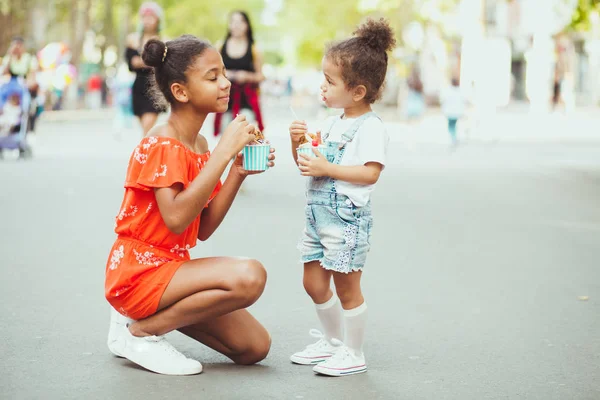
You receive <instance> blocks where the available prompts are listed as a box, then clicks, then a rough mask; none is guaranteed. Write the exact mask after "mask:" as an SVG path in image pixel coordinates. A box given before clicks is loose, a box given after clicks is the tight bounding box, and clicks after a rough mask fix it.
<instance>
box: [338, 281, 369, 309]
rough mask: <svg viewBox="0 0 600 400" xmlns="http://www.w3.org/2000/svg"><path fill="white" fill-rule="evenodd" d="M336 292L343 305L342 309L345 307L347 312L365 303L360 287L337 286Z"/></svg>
mask: <svg viewBox="0 0 600 400" xmlns="http://www.w3.org/2000/svg"><path fill="white" fill-rule="evenodd" d="M335 291H336V293H337V296H338V297H339V299H340V302H341V303H342V307H344V309H346V310H349V309H352V308H355V307H358V306H360V305H361V304H362V303H363V301H364V298H363V295H362V291H361V290H360V287H352V286H343V285H341V286H338V285H337V284H336V288H335Z"/></svg>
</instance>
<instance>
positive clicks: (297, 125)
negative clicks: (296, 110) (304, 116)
mask: <svg viewBox="0 0 600 400" xmlns="http://www.w3.org/2000/svg"><path fill="white" fill-rule="evenodd" d="M307 132H308V128H307V127H306V122H304V121H294V122H292V124H291V125H290V138H291V139H292V142H294V143H298V142H300V139H301V138H302V137H303V136H305V135H306V133H307Z"/></svg>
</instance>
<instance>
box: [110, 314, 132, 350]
mask: <svg viewBox="0 0 600 400" xmlns="http://www.w3.org/2000/svg"><path fill="white" fill-rule="evenodd" d="M133 322H135V321H134V320H132V319H131V318H127V317H125V316H123V315H121V314H120V313H119V312H118V311H117V310H115V309H114V308H113V307H111V308H110V325H109V328H108V340H107V341H106V344H107V345H108V349H109V350H110V351H111V353H113V354H114V355H115V356H117V357H123V356H122V355H121V351H122V349H123V348H125V338H126V335H125V332H124V330H125V329H127V330H128V328H127V326H128V325H129V324H131V323H133Z"/></svg>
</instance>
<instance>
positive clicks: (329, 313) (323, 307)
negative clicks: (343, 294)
mask: <svg viewBox="0 0 600 400" xmlns="http://www.w3.org/2000/svg"><path fill="white" fill-rule="evenodd" d="M315 308H316V309H317V315H318V316H319V320H320V321H321V325H323V330H324V331H325V332H324V333H325V339H327V340H328V341H330V342H331V339H333V338H335V339H338V340H342V334H343V330H342V305H341V303H340V301H339V299H338V297H337V296H336V294H335V293H334V294H333V296H331V299H329V300H327V301H326V302H325V303H323V304H315Z"/></svg>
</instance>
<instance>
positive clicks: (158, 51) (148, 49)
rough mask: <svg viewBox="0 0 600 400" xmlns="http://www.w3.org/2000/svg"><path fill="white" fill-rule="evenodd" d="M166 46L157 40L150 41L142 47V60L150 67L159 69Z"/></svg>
mask: <svg viewBox="0 0 600 400" xmlns="http://www.w3.org/2000/svg"><path fill="white" fill-rule="evenodd" d="M165 47H166V45H165V44H164V43H163V42H162V41H160V40H158V39H150V40H148V42H147V43H146V45H145V46H144V52H143V53H142V60H144V64H146V65H148V66H150V67H159V66H160V65H161V64H162V63H163V61H162V60H163V56H164V54H165Z"/></svg>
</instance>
